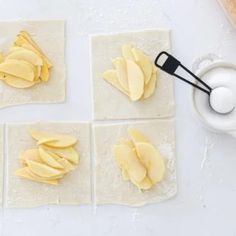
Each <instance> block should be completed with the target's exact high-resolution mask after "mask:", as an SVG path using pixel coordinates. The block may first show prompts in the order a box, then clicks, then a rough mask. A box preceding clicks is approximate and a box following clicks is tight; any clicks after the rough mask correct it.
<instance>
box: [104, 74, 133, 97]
mask: <svg viewBox="0 0 236 236" xmlns="http://www.w3.org/2000/svg"><path fill="white" fill-rule="evenodd" d="M102 77H103V79H104V80H106V81H107V82H108V83H109V84H111V85H112V86H113V87H115V88H117V89H118V90H119V91H120V92H122V93H124V94H125V95H127V96H129V93H128V92H127V91H125V90H124V89H123V87H122V86H121V85H120V83H119V81H118V78H117V73H116V71H115V70H107V71H105V72H104V73H103V74H102Z"/></svg>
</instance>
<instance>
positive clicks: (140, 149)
mask: <svg viewBox="0 0 236 236" xmlns="http://www.w3.org/2000/svg"><path fill="white" fill-rule="evenodd" d="M136 151H137V154H138V157H139V159H140V161H141V162H142V163H143V165H144V166H145V167H146V169H147V175H148V177H149V178H150V180H151V181H152V183H153V184H155V183H157V182H160V181H161V180H162V179H163V177H164V174H165V163H164V161H163V159H162V157H161V155H160V153H159V152H158V150H157V149H156V148H154V147H153V146H152V145H151V144H149V143H137V144H136Z"/></svg>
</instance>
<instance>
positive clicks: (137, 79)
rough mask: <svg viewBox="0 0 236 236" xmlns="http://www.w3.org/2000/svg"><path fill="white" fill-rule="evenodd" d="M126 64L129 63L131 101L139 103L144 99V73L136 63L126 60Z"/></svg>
mask: <svg viewBox="0 0 236 236" xmlns="http://www.w3.org/2000/svg"><path fill="white" fill-rule="evenodd" d="M126 63H127V73H128V83H129V92H130V99H131V100H132V101H137V100H139V99H140V98H141V97H142V95H143V92H144V76H143V72H142V70H141V69H140V68H139V66H138V65H137V64H136V63H135V62H133V61H131V60H126Z"/></svg>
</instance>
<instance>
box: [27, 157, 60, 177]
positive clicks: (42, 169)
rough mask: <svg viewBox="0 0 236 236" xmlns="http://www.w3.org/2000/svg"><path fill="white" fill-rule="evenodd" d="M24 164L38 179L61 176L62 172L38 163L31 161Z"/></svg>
mask: <svg viewBox="0 0 236 236" xmlns="http://www.w3.org/2000/svg"><path fill="white" fill-rule="evenodd" d="M26 164H27V165H28V167H29V169H30V170H31V171H32V172H33V173H34V174H36V175H38V176H40V177H57V176H61V174H63V172H62V171H59V170H57V169H55V168H52V167H49V166H47V165H45V164H42V163H38V162H35V161H31V160H26Z"/></svg>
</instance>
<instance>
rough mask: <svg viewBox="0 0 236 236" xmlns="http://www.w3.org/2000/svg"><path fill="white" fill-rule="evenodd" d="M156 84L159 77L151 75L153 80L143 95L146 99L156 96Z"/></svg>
mask: <svg viewBox="0 0 236 236" xmlns="http://www.w3.org/2000/svg"><path fill="white" fill-rule="evenodd" d="M156 82H157V75H156V74H155V73H153V74H152V75H151V79H150V80H149V82H148V84H146V85H145V89H144V94H143V98H144V99H146V98H149V97H151V96H152V95H153V94H154V92H155V89H156Z"/></svg>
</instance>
